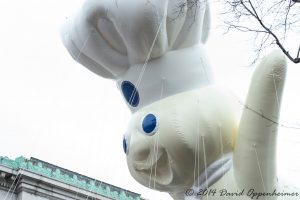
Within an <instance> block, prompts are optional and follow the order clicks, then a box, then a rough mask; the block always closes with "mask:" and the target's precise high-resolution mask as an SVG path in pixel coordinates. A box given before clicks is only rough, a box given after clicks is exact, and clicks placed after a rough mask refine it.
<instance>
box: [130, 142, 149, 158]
mask: <svg viewBox="0 0 300 200" xmlns="http://www.w3.org/2000/svg"><path fill="white" fill-rule="evenodd" d="M150 154H151V149H150V148H149V146H148V145H147V144H143V145H139V146H134V148H133V155H132V159H133V161H135V162H142V161H146V160H148V159H149V156H150Z"/></svg>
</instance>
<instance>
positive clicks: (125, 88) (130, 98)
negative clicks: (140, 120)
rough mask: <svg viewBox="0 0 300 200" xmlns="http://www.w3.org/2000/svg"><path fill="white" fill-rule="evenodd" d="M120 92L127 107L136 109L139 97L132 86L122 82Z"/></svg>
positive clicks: (129, 83)
mask: <svg viewBox="0 0 300 200" xmlns="http://www.w3.org/2000/svg"><path fill="white" fill-rule="evenodd" d="M121 90H122V93H123V96H124V97H125V99H126V101H127V103H128V104H129V105H131V106H132V107H137V106H138V105H139V101H140V96H139V92H138V91H137V89H136V87H135V86H134V84H132V83H131V82H129V81H123V82H122V84H121Z"/></svg>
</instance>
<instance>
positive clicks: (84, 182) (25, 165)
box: [0, 156, 143, 200]
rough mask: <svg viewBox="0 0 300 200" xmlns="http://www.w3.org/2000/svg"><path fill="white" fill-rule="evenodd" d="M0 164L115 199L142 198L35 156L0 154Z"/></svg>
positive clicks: (134, 199) (132, 199)
mask: <svg viewBox="0 0 300 200" xmlns="http://www.w3.org/2000/svg"><path fill="white" fill-rule="evenodd" d="M0 165H2V166H5V167H8V168H10V169H13V170H16V171H20V170H22V171H24V170H25V171H29V172H32V173H35V174H38V175H42V176H45V177H47V178H50V179H54V180H57V181H60V182H63V183H65V184H68V185H72V186H75V187H78V188H81V189H84V190H87V191H89V192H92V193H96V194H99V195H102V196H105V197H108V198H111V199H115V200H143V198H141V195H140V194H137V193H135V192H131V191H128V190H125V189H122V188H119V187H116V186H114V185H111V184H108V183H105V182H103V181H99V180H96V179H93V178H90V177H88V176H84V175H82V174H79V173H76V172H73V171H70V170H68V169H64V168H62V167H59V166H56V165H53V164H51V163H48V162H45V161H42V160H39V159H37V158H30V159H27V158H24V157H23V156H21V157H18V158H16V159H15V160H12V159H10V158H8V157H2V156H0Z"/></svg>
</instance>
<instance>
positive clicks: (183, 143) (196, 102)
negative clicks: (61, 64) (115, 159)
mask: <svg viewBox="0 0 300 200" xmlns="http://www.w3.org/2000/svg"><path fill="white" fill-rule="evenodd" d="M209 23H210V19H209V6H208V3H207V2H206V1H199V2H198V4H197V5H194V6H191V1H189V0H117V1H113V0H87V1H86V2H85V4H84V5H83V7H82V9H81V10H80V12H79V13H77V15H76V16H75V17H74V18H72V19H71V20H70V21H69V22H68V24H67V25H66V26H65V27H64V30H63V35H62V37H63V42H64V45H65V46H66V48H67V49H68V51H69V53H70V54H71V56H72V57H73V58H74V59H76V61H78V62H79V63H81V64H82V65H84V66H85V67H87V68H88V69H90V70H91V71H92V72H94V73H96V74H98V75H100V76H102V77H104V78H109V79H114V80H116V82H117V85H118V89H119V90H120V91H121V93H122V94H123V97H124V100H125V101H126V103H127V105H128V107H129V109H130V110H131V111H132V119H131V122H130V124H129V126H128V129H127V131H126V134H125V136H124V140H123V147H124V151H125V153H126V156H127V163H128V168H129V171H130V173H131V175H132V176H133V177H134V178H135V179H136V180H137V181H138V182H139V183H141V184H143V185H144V186H147V187H150V188H153V189H156V190H159V191H165V192H168V193H169V194H170V195H171V196H172V197H173V198H174V199H177V200H183V199H201V198H204V199H205V198H207V199H218V200H220V199H243V200H246V199H268V200H271V199H272V200H273V199H274V200H275V199H297V198H298V199H299V198H300V193H297V191H296V190H292V189H291V187H288V186H286V185H283V184H281V182H279V181H278V179H277V174H276V135H277V126H278V123H277V122H278V120H279V111H280V102H281V96H282V91H283V86H284V80H285V74H286V62H285V59H284V56H283V55H281V53H280V52H274V53H272V54H270V55H269V56H267V57H266V58H265V59H264V60H263V61H262V62H261V64H260V65H259V66H258V67H257V69H256V71H255V73H254V75H253V78H252V82H251V84H250V88H249V92H248V97H247V99H246V102H245V104H244V105H245V106H244V108H245V109H244V110H243V112H242V116H240V115H239V114H238V113H239V112H238V109H237V108H239V101H238V100H237V99H236V98H235V97H234V96H233V95H232V94H231V93H230V92H229V91H228V90H226V89H224V88H221V87H219V86H217V85H215V84H214V79H213V73H212V70H211V67H210V65H209V62H208V60H207V56H206V53H205V45H204V44H205V42H206V40H207V37H208V30H209ZM284 192H285V193H287V194H286V195H285V193H284ZM288 194H290V195H288ZM298 194H299V196H298V197H297V195H298Z"/></svg>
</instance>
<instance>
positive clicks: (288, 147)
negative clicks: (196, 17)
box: [0, 0, 300, 200]
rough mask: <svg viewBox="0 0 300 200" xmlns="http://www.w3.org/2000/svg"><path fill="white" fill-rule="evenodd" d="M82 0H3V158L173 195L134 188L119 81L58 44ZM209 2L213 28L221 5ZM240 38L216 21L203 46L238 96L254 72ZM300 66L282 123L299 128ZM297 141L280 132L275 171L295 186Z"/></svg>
mask: <svg viewBox="0 0 300 200" xmlns="http://www.w3.org/2000/svg"><path fill="white" fill-rule="evenodd" d="M80 2H81V0H63V1H61V0H43V1H40V0H27V1H8V0H6V1H4V0H0V25H1V27H0V58H1V63H0V136H1V140H0V141H1V144H0V155H2V156H9V157H10V158H15V157H18V156H20V155H23V156H25V157H27V158H29V157H36V158H39V159H42V160H45V161H47V162H50V163H53V164H56V165H59V166H62V167H64V168H68V169H70V170H73V171H76V172H79V173H82V174H85V175H88V176H91V177H95V178H97V179H99V180H102V181H105V182H108V183H111V184H114V185H116V186H120V187H123V188H126V189H129V190H132V191H134V192H137V193H141V194H142V195H143V196H144V197H147V198H149V199H151V200H162V199H164V200H168V199H171V198H170V197H169V196H168V195H167V194H163V193H160V192H154V191H152V190H149V189H146V188H145V187H143V186H141V185H139V184H138V183H137V182H136V181H135V180H133V178H132V177H131V176H130V174H129V172H128V170H127V166H126V160H125V155H124V153H123V149H122V137H123V133H124V131H125V130H126V127H127V123H128V121H129V119H130V112H129V110H128V109H127V107H126V105H125V103H124V102H123V100H122V97H121V94H120V93H119V91H118V90H117V87H116V84H115V83H114V82H113V81H110V80H106V79H103V78H101V77H99V76H97V75H95V74H93V73H91V72H90V71H88V70H87V69H86V68H84V67H82V66H81V65H79V64H77V63H76V62H75V61H74V60H73V59H72V58H71V57H70V56H69V54H68V53H67V51H66V49H65V48H64V47H63V45H62V42H61V40H60V37H59V27H60V26H61V25H62V24H63V22H64V20H65V18H66V17H67V16H69V15H70V13H71V12H72V11H73V10H74V8H75V7H76V6H77V5H78V4H79V3H80ZM211 7H212V9H213V15H212V16H213V23H214V25H215V24H216V23H217V22H218V19H217V18H216V15H215V13H216V10H218V7H217V4H213V5H212V6H211ZM244 40H245V38H243V35H242V34H241V33H239V34H235V35H225V36H223V35H222V31H221V30H220V29H216V28H214V26H213V27H212V30H211V36H210V38H209V42H208V45H207V47H208V54H209V57H210V60H211V63H212V65H213V66H214V68H215V72H216V77H217V79H218V80H219V82H220V83H222V84H224V85H227V86H228V87H230V88H231V89H232V90H234V91H235V92H236V93H237V94H238V95H239V96H241V97H243V96H244V95H245V94H246V92H247V86H248V83H249V78H250V76H251V73H252V71H253V68H246V67H242V66H245V65H246V64H249V58H250V57H251V49H252V47H251V45H249V42H241V41H244ZM299 68H300V66H295V65H293V64H291V63H289V73H288V79H287V85H286V88H285V93H284V102H283V106H282V121H283V123H285V124H290V125H298V126H300V105H299V102H300V95H299V93H300V91H299V88H298V87H297V86H299V85H300V79H299V75H300V69H299ZM296 123H298V124H296ZM298 143H300V131H299V130H293V129H281V130H280V135H279V150H278V153H279V170H280V174H281V176H282V177H283V178H284V179H288V180H289V181H292V182H294V184H296V183H297V179H298V180H300V179H299V178H300V170H299V169H300V164H299V163H300V162H299V160H300V159H299V153H300V147H299V145H298ZM298 185H300V184H299V183H298Z"/></svg>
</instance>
